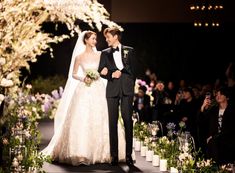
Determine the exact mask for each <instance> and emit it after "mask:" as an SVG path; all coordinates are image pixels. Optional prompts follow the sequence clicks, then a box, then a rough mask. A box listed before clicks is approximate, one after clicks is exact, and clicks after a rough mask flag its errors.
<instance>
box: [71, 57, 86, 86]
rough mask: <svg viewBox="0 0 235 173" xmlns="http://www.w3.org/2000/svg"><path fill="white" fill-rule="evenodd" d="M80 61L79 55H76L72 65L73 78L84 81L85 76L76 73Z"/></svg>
mask: <svg viewBox="0 0 235 173" xmlns="http://www.w3.org/2000/svg"><path fill="white" fill-rule="evenodd" d="M80 61H81V57H80V56H78V57H76V59H75V62H74V66H73V78H74V79H76V80H79V81H81V82H84V80H85V76H84V75H78V68H79V66H80Z"/></svg>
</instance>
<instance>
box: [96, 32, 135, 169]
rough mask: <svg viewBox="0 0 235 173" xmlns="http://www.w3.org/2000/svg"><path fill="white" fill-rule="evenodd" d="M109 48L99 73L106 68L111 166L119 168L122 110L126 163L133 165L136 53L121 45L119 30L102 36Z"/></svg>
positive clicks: (102, 58) (104, 53) (102, 59)
mask: <svg viewBox="0 0 235 173" xmlns="http://www.w3.org/2000/svg"><path fill="white" fill-rule="evenodd" d="M103 34H104V36H105V38H106V42H107V43H108V46H109V48H107V49H105V50H103V51H102V53H101V59H100V64H99V69H98V71H99V72H101V70H102V69H104V68H105V67H106V70H107V74H106V75H101V77H103V78H106V79H107V80H108V83H107V88H106V97H107V103H108V113H109V132H110V133H109V136H110V153H111V164H112V165H118V130H117V124H118V116H119V106H120V110H121V116H122V119H123V122H124V128H125V139H126V163H127V165H129V166H132V165H133V159H132V156H131V154H132V138H133V123H132V112H133V106H132V105H133V96H134V85H135V79H136V77H135V70H134V69H135V68H134V67H133V63H134V61H135V56H134V49H133V48H132V47H128V46H124V45H122V44H121V42H120V41H121V31H120V30H119V29H118V28H106V29H105V30H104V32H103Z"/></svg>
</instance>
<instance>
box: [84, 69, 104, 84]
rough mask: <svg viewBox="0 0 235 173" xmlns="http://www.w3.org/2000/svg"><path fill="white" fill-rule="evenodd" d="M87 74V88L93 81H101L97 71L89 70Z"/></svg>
mask: <svg viewBox="0 0 235 173" xmlns="http://www.w3.org/2000/svg"><path fill="white" fill-rule="evenodd" d="M85 74H86V80H85V84H86V86H90V85H91V83H92V82H93V81H95V80H97V79H99V77H100V74H99V72H98V71H97V70H92V69H89V70H86V72H85Z"/></svg>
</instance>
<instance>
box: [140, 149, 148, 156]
mask: <svg viewBox="0 0 235 173" xmlns="http://www.w3.org/2000/svg"><path fill="white" fill-rule="evenodd" d="M146 150H147V147H146V146H141V150H140V155H141V156H143V157H144V156H146Z"/></svg>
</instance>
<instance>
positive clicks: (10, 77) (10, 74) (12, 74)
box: [7, 72, 15, 79]
mask: <svg viewBox="0 0 235 173" xmlns="http://www.w3.org/2000/svg"><path fill="white" fill-rule="evenodd" d="M14 77H15V74H14V72H12V73H9V74H8V75H7V79H12V78H14Z"/></svg>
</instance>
